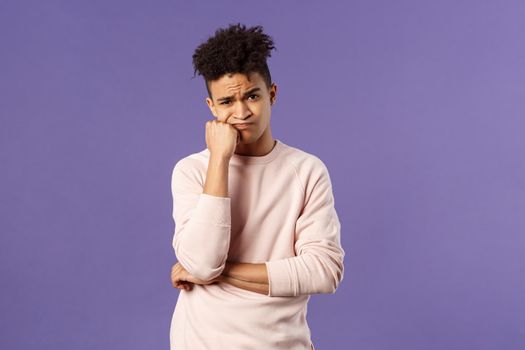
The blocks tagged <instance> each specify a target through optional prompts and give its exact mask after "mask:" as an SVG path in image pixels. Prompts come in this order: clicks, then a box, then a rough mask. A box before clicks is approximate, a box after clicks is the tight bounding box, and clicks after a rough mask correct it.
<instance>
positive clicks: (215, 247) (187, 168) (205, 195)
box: [171, 158, 231, 281]
mask: <svg viewBox="0 0 525 350" xmlns="http://www.w3.org/2000/svg"><path fill="white" fill-rule="evenodd" d="M195 162H198V161H197V160H194V159H191V158H184V159H182V160H181V161H179V162H177V164H176V165H175V167H174V169H173V173H172V181H171V189H172V196H173V220H174V221H175V232H174V235H173V241H172V245H173V249H174V250H175V255H176V257H177V260H178V261H179V262H180V264H181V265H182V266H183V267H184V268H185V269H186V270H187V271H188V273H189V274H191V275H192V276H194V277H196V278H199V279H201V280H205V281H208V280H212V279H214V278H216V277H218V276H220V275H221V273H222V271H223V269H224V266H225V262H226V259H227V255H228V249H229V245H230V234H231V203H230V198H229V197H227V193H228V189H227V176H228V171H227V167H228V163H227V162H224V161H223V160H221V159H219V160H217V159H214V158H210V160H209V164H208V168H207V176H206V183H204V184H202V181H201V180H200V178H199V172H198V169H197V165H198V164H197V163H195Z"/></svg>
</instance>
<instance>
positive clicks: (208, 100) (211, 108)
mask: <svg viewBox="0 0 525 350" xmlns="http://www.w3.org/2000/svg"><path fill="white" fill-rule="evenodd" d="M206 103H207V104H208V107H209V108H210V111H211V114H213V116H214V117H215V118H218V116H217V111H216V110H215V105H214V104H213V101H212V100H211V98H209V97H206Z"/></svg>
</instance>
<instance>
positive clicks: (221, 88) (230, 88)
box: [210, 72, 264, 96]
mask: <svg viewBox="0 0 525 350" xmlns="http://www.w3.org/2000/svg"><path fill="white" fill-rule="evenodd" d="M249 78H250V80H248V76H247V75H245V74H242V73H227V74H224V75H223V76H222V77H220V78H219V79H217V80H213V81H212V82H211V83H210V90H211V92H212V94H213V95H214V96H217V94H221V93H235V92H236V91H244V90H247V89H249V88H252V87H256V86H257V87H264V79H263V78H262V76H261V75H260V74H259V73H258V72H252V73H250V75H249Z"/></svg>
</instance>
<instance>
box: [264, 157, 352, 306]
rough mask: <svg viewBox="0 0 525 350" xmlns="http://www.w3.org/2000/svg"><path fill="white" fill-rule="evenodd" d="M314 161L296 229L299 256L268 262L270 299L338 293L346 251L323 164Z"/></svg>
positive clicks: (330, 185)
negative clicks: (274, 297) (341, 239)
mask: <svg viewBox="0 0 525 350" xmlns="http://www.w3.org/2000/svg"><path fill="white" fill-rule="evenodd" d="M314 159H315V166H314V167H312V168H311V169H310V170H309V174H308V176H307V178H306V180H305V181H304V182H305V183H304V188H303V189H304V190H305V193H306V200H305V205H304V207H303V210H302V212H301V214H300V216H299V217H298V219H297V221H296V226H295V235H296V240H295V246H294V248H295V253H296V256H294V257H291V258H285V259H280V260H273V261H267V262H266V267H267V269H268V277H269V293H268V296H297V295H304V294H321V293H335V291H336V289H337V287H338V286H339V283H340V282H341V281H342V279H343V275H344V265H343V259H344V255H345V252H344V250H343V248H342V247H341V243H340V229H341V225H340V222H339V218H338V215H337V212H336V210H335V206H334V197H333V193H332V184H331V181H330V176H329V173H328V169H327V168H326V166H325V165H324V163H323V162H322V161H321V160H320V159H318V158H314Z"/></svg>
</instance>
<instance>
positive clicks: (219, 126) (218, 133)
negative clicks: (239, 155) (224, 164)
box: [206, 120, 240, 159]
mask: <svg viewBox="0 0 525 350" xmlns="http://www.w3.org/2000/svg"><path fill="white" fill-rule="evenodd" d="M239 140H240V134H239V131H238V130H237V129H235V127H234V126H232V125H231V124H229V123H226V122H222V121H219V120H208V121H207V122H206V146H207V147H208V149H209V150H210V154H213V155H214V156H218V157H226V158H228V159H230V158H231V157H232V156H233V153H234V152H235V148H236V147H237V144H238V143H239Z"/></svg>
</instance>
